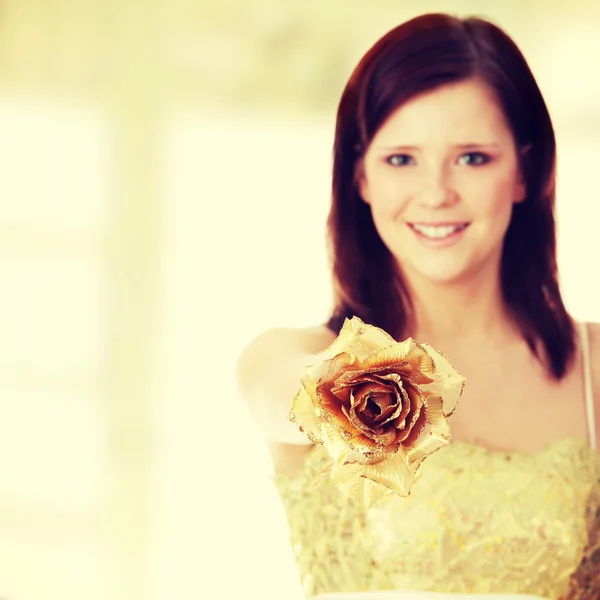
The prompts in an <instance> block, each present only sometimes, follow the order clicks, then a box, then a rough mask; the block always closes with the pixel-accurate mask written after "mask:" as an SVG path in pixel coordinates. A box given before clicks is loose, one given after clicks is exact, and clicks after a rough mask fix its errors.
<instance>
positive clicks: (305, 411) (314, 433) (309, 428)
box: [288, 384, 322, 443]
mask: <svg viewBox="0 0 600 600" xmlns="http://www.w3.org/2000/svg"><path fill="white" fill-rule="evenodd" d="M288 419H289V420H290V421H292V422H293V423H296V424H297V425H298V427H300V430H301V431H303V432H304V433H306V435H307V436H308V437H309V438H310V439H311V440H312V441H314V442H317V443H320V442H321V441H322V440H321V436H320V426H319V419H318V417H317V414H316V412H315V406H314V404H313V401H312V398H311V395H310V393H309V391H308V390H307V389H306V388H305V387H304V384H303V385H302V386H301V387H300V389H299V390H298V393H297V394H296V397H295V398H294V402H293V404H292V410H291V412H290V414H289V415H288Z"/></svg>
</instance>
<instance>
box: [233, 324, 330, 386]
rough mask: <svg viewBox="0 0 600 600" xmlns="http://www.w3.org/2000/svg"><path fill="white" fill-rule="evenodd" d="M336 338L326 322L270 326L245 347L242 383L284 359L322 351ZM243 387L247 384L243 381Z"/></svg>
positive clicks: (240, 367) (240, 373) (240, 368)
mask: <svg viewBox="0 0 600 600" xmlns="http://www.w3.org/2000/svg"><path fill="white" fill-rule="evenodd" d="M334 339H335V335H334V333H333V332H332V331H330V330H329V329H327V327H325V325H318V326H316V327H307V328H292V327H280V328H276V329H268V330H266V331H263V332H262V333H261V334H259V335H258V336H256V337H255V338H254V339H253V340H252V341H251V342H250V343H249V344H248V345H247V346H246V347H245V348H244V350H243V351H242V353H241V354H240V357H239V359H238V364H237V376H238V381H239V382H240V383H242V384H243V383H244V381H251V380H252V379H254V376H255V375H256V374H257V373H258V374H260V372H262V370H263V368H268V369H269V370H271V369H272V367H273V366H274V365H276V364H278V363H280V362H281V361H282V360H283V361H285V360H286V359H289V358H292V359H293V358H295V357H296V356H298V357H303V356H306V355H311V354H319V353H321V352H323V351H324V350H325V349H326V348H327V347H328V346H329V345H330V344H331V343H332V342H333V340H334ZM242 387H244V386H243V385H242Z"/></svg>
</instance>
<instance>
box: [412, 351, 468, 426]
mask: <svg viewBox="0 0 600 600" xmlns="http://www.w3.org/2000/svg"><path fill="white" fill-rule="evenodd" d="M422 346H423V348H424V349H425V350H426V351H427V354H429V356H431V358H432V359H433V362H434V363H435V371H434V374H433V378H434V381H433V383H431V384H428V385H426V386H424V389H426V390H428V391H430V392H432V393H434V394H437V395H440V396H441V397H442V398H443V399H444V415H445V416H446V417H449V416H451V415H452V413H453V412H454V410H455V409H456V405H457V404H458V400H459V398H460V397H461V395H462V393H463V389H464V387H465V378H464V377H463V376H462V375H461V374H460V373H459V372H458V371H457V370H456V369H455V368H454V367H453V366H452V365H451V364H450V361H449V360H448V359H447V358H446V357H445V356H444V355H443V354H442V353H441V352H438V351H437V350H435V349H433V348H432V347H431V346H430V345H429V344H422Z"/></svg>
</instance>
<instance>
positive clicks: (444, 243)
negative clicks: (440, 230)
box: [407, 221, 471, 248]
mask: <svg viewBox="0 0 600 600" xmlns="http://www.w3.org/2000/svg"><path fill="white" fill-rule="evenodd" d="M470 224H471V223H470V222H469V221H436V222H425V221H413V222H407V226H408V228H409V229H410V230H411V231H412V232H413V234H414V235H415V237H416V238H417V240H418V241H419V242H420V243H421V244H423V245H424V246H427V247H428V248H448V247H450V246H454V245H455V244H457V243H458V242H459V241H460V240H461V239H462V237H463V236H464V235H465V232H466V231H467V230H468V229H469V225H470ZM413 225H417V226H419V225H420V226H426V227H455V226H457V225H464V227H463V228H462V229H459V230H458V231H455V232H454V233H452V234H451V235H449V236H448V237H445V238H440V239H431V238H428V237H426V236H424V235H423V234H422V233H420V232H418V231H417V230H416V229H414V227H413Z"/></svg>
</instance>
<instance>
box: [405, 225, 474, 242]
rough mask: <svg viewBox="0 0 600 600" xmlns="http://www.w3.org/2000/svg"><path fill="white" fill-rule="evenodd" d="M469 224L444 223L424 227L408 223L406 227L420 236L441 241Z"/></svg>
mask: <svg viewBox="0 0 600 600" xmlns="http://www.w3.org/2000/svg"><path fill="white" fill-rule="evenodd" d="M469 225H470V223H452V224H449V223H444V224H440V225H425V224H423V223H408V226H409V227H410V228H411V229H412V230H413V231H416V232H417V233H419V234H420V235H422V236H424V237H426V238H428V239H430V240H443V239H445V238H448V237H450V236H451V235H454V234H455V233H458V232H459V231H462V230H463V229H466V228H467V227H468V226H469Z"/></svg>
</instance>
